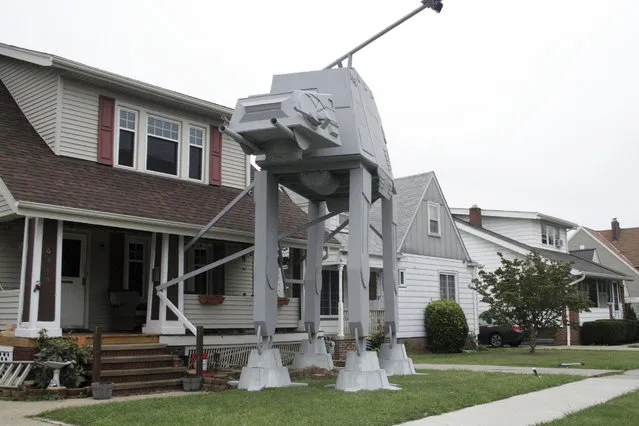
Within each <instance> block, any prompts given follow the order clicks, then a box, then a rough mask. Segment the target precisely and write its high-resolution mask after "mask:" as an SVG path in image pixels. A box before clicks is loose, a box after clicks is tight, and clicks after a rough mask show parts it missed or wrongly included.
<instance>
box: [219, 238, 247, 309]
mask: <svg viewBox="0 0 639 426" xmlns="http://www.w3.org/2000/svg"><path fill="white" fill-rule="evenodd" d="M242 248H243V247H242V246H240V245H233V244H229V246H228V248H227V255H230V254H232V253H236V252H238V251H240V250H242ZM224 291H225V294H227V295H229V296H251V295H252V294H253V256H252V255H246V256H245V258H244V260H242V259H241V258H240V259H237V260H234V261H233V262H229V263H227V264H226V265H224Z"/></svg>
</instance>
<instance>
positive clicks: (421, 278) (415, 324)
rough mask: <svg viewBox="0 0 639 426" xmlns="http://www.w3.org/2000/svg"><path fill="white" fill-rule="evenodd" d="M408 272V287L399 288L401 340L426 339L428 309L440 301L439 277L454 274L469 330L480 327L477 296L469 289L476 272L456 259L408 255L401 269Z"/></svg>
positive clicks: (405, 272)
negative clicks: (476, 307)
mask: <svg viewBox="0 0 639 426" xmlns="http://www.w3.org/2000/svg"><path fill="white" fill-rule="evenodd" d="M397 267H398V269H399V270H403V271H404V279H405V283H406V287H400V288H399V293H398V296H399V330H398V337H420V336H424V334H425V332H424V308H426V306H427V305H428V304H429V303H430V302H431V301H433V300H439V299H440V294H439V274H440V273H452V274H455V275H456V277H457V281H456V287H457V288H456V291H457V295H456V301H457V303H459V304H460V305H461V307H462V309H463V310H464V314H465V315H466V321H467V322H468V328H469V329H470V330H471V332H472V330H474V329H475V328H476V327H477V324H476V313H475V310H474V309H475V308H474V300H475V292H474V291H473V290H471V289H470V288H469V286H470V284H471V280H472V278H473V268H471V267H468V266H466V264H464V263H463V262H462V261H459V260H454V259H443V258H433V257H425V256H417V255H405V256H404V257H403V258H402V259H401V260H400V261H399V262H398V265H397Z"/></svg>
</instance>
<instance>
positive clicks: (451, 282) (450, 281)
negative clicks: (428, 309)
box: [439, 274, 455, 300]
mask: <svg viewBox="0 0 639 426" xmlns="http://www.w3.org/2000/svg"><path fill="white" fill-rule="evenodd" d="M439 297H440V299H441V300H455V275H453V274H439Z"/></svg>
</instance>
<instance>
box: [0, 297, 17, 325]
mask: <svg viewBox="0 0 639 426" xmlns="http://www.w3.org/2000/svg"><path fill="white" fill-rule="evenodd" d="M19 296H20V290H5V291H0V330H4V329H5V328H7V326H8V325H9V324H16V322H17V321H18V303H19V301H18V299H19Z"/></svg>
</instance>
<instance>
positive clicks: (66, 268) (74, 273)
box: [61, 235, 86, 328]
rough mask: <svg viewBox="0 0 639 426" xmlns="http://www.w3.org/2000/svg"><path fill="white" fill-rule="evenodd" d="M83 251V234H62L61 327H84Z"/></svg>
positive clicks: (84, 242) (84, 247)
mask: <svg viewBox="0 0 639 426" xmlns="http://www.w3.org/2000/svg"><path fill="white" fill-rule="evenodd" d="M85 251H86V237H85V236H83V235H74V236H71V235H65V236H64V238H63V240H62V321H61V326H62V328H85V324H84V312H85V274H84V270H85Z"/></svg>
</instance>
